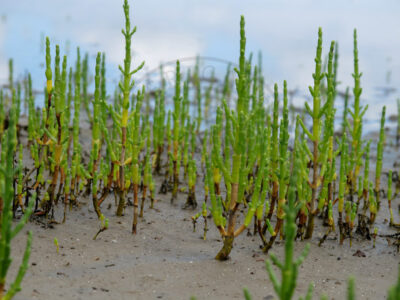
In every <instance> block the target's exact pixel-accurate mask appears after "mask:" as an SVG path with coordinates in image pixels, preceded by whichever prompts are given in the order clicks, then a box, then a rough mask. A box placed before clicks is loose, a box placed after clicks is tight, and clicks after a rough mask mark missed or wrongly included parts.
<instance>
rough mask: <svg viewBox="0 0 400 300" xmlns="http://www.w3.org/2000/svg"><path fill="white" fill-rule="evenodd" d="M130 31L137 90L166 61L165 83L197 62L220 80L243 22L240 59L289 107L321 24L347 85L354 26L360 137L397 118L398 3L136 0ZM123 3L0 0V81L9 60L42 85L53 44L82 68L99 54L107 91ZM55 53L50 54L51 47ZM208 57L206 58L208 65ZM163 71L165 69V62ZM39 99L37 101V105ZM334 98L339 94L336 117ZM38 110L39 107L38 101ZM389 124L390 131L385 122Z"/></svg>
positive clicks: (304, 83) (119, 55)
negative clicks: (259, 68) (362, 111)
mask: <svg viewBox="0 0 400 300" xmlns="http://www.w3.org/2000/svg"><path fill="white" fill-rule="evenodd" d="M130 5H131V17H132V20H133V24H134V25H136V26H137V28H138V29H137V33H136V34H135V35H134V37H133V45H132V46H133V55H134V65H138V64H139V63H140V62H141V61H142V60H144V61H145V68H144V70H143V71H141V72H140V73H138V74H137V75H136V77H135V78H136V80H137V83H138V85H141V84H147V85H148V89H152V88H155V87H156V86H159V82H158V80H157V78H158V77H157V76H155V75H154V74H158V66H159V65H160V63H168V62H170V64H169V66H170V67H169V68H166V69H165V71H166V75H165V76H166V78H167V83H168V82H169V83H171V84H172V83H173V78H174V71H173V67H174V61H175V60H177V59H181V60H182V61H183V65H184V66H186V67H192V66H194V63H195V59H194V58H195V57H196V55H201V56H203V57H205V59H203V60H202V61H201V73H202V74H201V75H202V76H204V77H209V76H211V73H212V72H214V73H215V76H217V77H218V78H220V79H221V80H222V79H223V76H224V73H225V70H226V67H227V63H229V62H232V63H233V64H234V63H236V62H237V59H238V55H239V20H240V15H244V16H245V18H246V35H247V50H248V51H247V53H249V52H253V53H254V54H255V57H257V53H258V51H261V53H262V56H263V63H262V65H263V73H264V76H265V79H266V80H265V82H266V86H265V89H266V95H267V99H268V100H269V101H270V102H271V91H272V86H273V84H274V83H275V82H277V83H278V84H279V85H280V87H282V81H283V80H284V79H286V80H287V81H288V86H289V89H290V91H291V96H292V99H291V100H292V102H293V104H294V105H295V106H297V107H302V106H303V102H304V101H310V99H311V97H310V96H309V93H308V86H309V85H312V82H313V81H312V72H313V70H314V56H315V47H316V43H317V31H318V27H319V26H321V27H322V29H323V39H324V49H323V53H324V56H326V55H327V53H328V50H329V44H330V41H331V40H335V41H337V42H338V43H339V72H338V80H339V81H340V85H339V86H338V89H339V92H344V91H345V89H346V87H347V86H349V87H350V88H351V87H352V86H353V78H352V76H351V74H352V70H353V29H354V28H357V30H358V46H359V60H360V70H361V71H362V72H363V76H362V80H361V84H362V87H363V94H362V102H363V103H365V104H368V105H369V109H368V112H367V114H366V117H367V119H368V122H367V124H366V127H367V130H373V129H376V128H377V126H378V120H379V118H380V111H381V108H382V106H383V105H386V106H387V107H388V109H387V110H388V115H389V116H390V115H394V114H397V105H396V99H397V97H398V96H399V92H398V89H397V87H398V86H400V85H399V84H400V18H399V13H400V1H398V0H397V1H395V0H388V1H373V0H362V1H361V0H359V1H356V0H337V1H327V0H308V1H307V0H296V1H289V0H280V1H278V0H247V1H240V0H219V1H215V0H202V1H194V0H191V1H189V0H168V1H165V0H148V1H145V0H140V1H130ZM123 24H124V19H123V11H122V0H121V1H117V0H79V1H78V0H69V1H61V0H0V84H6V83H7V78H8V59H9V58H13V59H14V69H15V76H16V78H17V79H22V78H23V77H24V76H26V74H27V72H30V73H31V74H32V77H33V80H34V87H35V89H37V90H42V89H43V87H44V86H45V76H44V49H45V42H44V41H45V37H46V36H49V37H50V39H51V43H52V45H55V44H56V43H57V44H59V45H60V47H61V52H62V53H63V54H67V55H68V59H69V64H70V65H71V64H73V63H75V59H76V47H77V46H79V47H80V48H81V52H82V54H84V53H86V52H87V53H89V55H90V57H91V60H90V65H89V67H90V71H91V72H92V73H93V72H94V63H95V59H94V57H95V55H96V53H97V52H98V51H100V52H105V53H106V57H107V76H108V77H107V78H108V79H107V80H108V82H107V86H108V91H109V93H110V94H111V93H112V90H113V88H114V86H115V85H116V83H117V82H118V80H119V71H118V64H121V63H122V61H123V56H124V41H123V37H122V34H121V28H122V27H123ZM53 48H54V47H53ZM214 58H215V59H214ZM167 65H168V64H167ZM37 101H38V102H41V101H42V98H41V97H38V98H37ZM342 103H343V99H342V98H341V97H338V98H337V100H336V105H337V107H338V116H340V114H341V113H340V110H341V108H342V106H343V105H342ZM38 105H41V104H40V103H38ZM389 125H390V124H389Z"/></svg>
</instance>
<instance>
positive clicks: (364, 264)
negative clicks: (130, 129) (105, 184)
mask: <svg viewBox="0 0 400 300" xmlns="http://www.w3.org/2000/svg"><path fill="white" fill-rule="evenodd" d="M371 153H375V147H373V149H371ZM397 159H398V154H397V151H396V150H394V149H387V151H386V152H385V164H384V169H388V168H392V165H393V162H394V161H395V160H397ZM374 168H375V167H374V163H371V170H374ZM372 174H373V172H372V171H371V176H372ZM384 177H385V176H384ZM156 179H157V178H156ZM371 179H372V178H371ZM383 181H384V183H385V182H386V179H384V180H383ZM156 182H157V185H158V186H159V184H160V182H161V178H158V179H157V181H156ZM384 183H383V184H384ZM158 186H157V190H158ZM198 190H200V188H199V189H198ZM202 194H203V192H202V191H198V195H197V197H198V201H199V203H201V202H202V201H203V200H202ZM185 197H186V194H185V193H180V194H179V198H178V201H177V204H176V205H171V204H170V194H168V195H161V194H157V195H156V199H157V203H156V205H155V207H156V208H155V209H153V210H151V209H149V208H148V206H149V203H146V205H145V215H144V218H143V219H141V220H140V223H139V231H138V234H137V235H136V236H134V235H132V234H131V231H130V230H131V222H132V207H127V208H126V210H125V216H123V217H116V216H115V208H114V206H112V207H111V208H109V209H108V208H107V206H108V203H113V202H114V198H113V197H110V198H109V199H108V200H107V201H106V203H104V204H103V208H102V211H103V213H104V214H105V216H106V217H107V218H109V224H110V225H109V229H108V230H107V231H105V232H103V233H101V234H100V235H99V237H98V239H97V240H95V241H94V240H93V239H92V238H93V236H94V234H95V233H96V232H97V230H98V229H99V227H100V224H99V221H97V218H96V215H95V213H94V212H93V209H92V207H91V200H90V199H85V198H81V199H80V202H81V203H82V205H81V207H80V208H74V209H73V210H72V211H70V212H69V213H68V217H67V221H66V223H65V224H63V225H54V226H52V228H45V227H44V226H42V225H41V224H40V223H38V222H31V223H29V224H28V225H27V226H26V228H25V229H24V230H23V231H22V232H21V234H20V235H19V236H18V237H16V238H15V240H14V241H13V244H12V250H13V252H12V253H13V257H14V263H13V264H12V267H11V270H10V277H9V281H8V282H10V281H11V278H14V276H15V273H16V270H17V267H18V265H19V262H20V259H21V257H22V252H23V249H24V247H25V242H26V235H25V232H26V231H27V230H32V231H33V235H34V239H33V246H32V254H31V258H30V263H29V265H30V267H29V270H28V272H27V274H26V276H25V279H24V280H23V284H22V291H21V292H20V293H18V294H17V296H16V297H15V299H41V300H46V299H174V300H175V299H189V298H190V297H191V296H196V297H197V299H243V288H244V287H247V288H248V289H249V290H250V291H251V294H252V295H253V299H275V293H274V291H273V288H272V285H271V282H270V281H269V279H268V275H267V272H266V270H265V259H267V256H266V255H265V254H263V253H262V251H261V250H260V249H259V246H260V244H261V242H260V239H259V237H258V236H251V235H248V234H246V233H244V234H242V235H241V236H239V237H238V238H237V239H236V240H235V244H234V249H233V250H232V254H231V259H230V260H228V261H226V262H218V261H216V260H214V256H215V255H216V253H217V252H218V250H219V249H220V247H221V246H222V242H221V239H220V237H219V234H218V232H217V230H216V229H215V226H214V224H213V223H212V220H211V219H209V228H210V231H209V232H208V235H207V240H206V241H204V240H203V239H202V234H203V230H202V227H203V223H202V221H201V220H200V221H199V223H198V225H197V231H196V232H195V233H193V227H192V221H191V216H192V215H193V214H194V213H195V212H193V211H190V210H189V211H188V210H182V209H181V206H182V205H183V203H184V202H185ZM384 201H385V200H384ZM397 205H398V201H397V200H395V201H394V207H395V208H397ZM196 212H197V211H196ZM61 213H62V207H61V206H60V207H59V208H58V213H57V216H56V219H57V220H59V221H61V220H62V216H61ZM385 216H388V213H387V207H386V206H383V207H382V210H381V212H380V215H379V218H378V220H377V226H378V227H379V228H380V230H381V228H383V231H385V230H386V229H387V227H388V226H387V224H385ZM395 216H396V217H398V213H397V209H395ZM316 227H318V228H322V226H321V223H320V220H318V221H317V226H316ZM321 236H322V231H321V232H318V231H317V232H315V234H314V237H313V239H312V240H310V241H309V243H310V244H311V249H310V253H309V255H308V257H307V258H306V260H305V262H304V263H303V265H302V266H301V268H300V270H299V278H298V285H297V288H296V298H297V297H299V296H304V295H305V293H306V291H307V288H308V285H309V283H310V282H313V285H314V290H315V291H314V298H315V299H318V298H319V296H320V295H322V294H326V295H328V296H329V299H345V295H346V289H347V279H348V278H349V276H350V275H353V276H355V278H356V289H357V296H358V299H385V295H386V293H387V289H388V287H389V286H391V285H393V284H394V282H395V280H396V278H397V271H398V263H399V254H397V252H396V249H395V247H393V246H388V242H387V240H386V239H384V238H377V240H376V247H375V248H373V244H372V242H371V241H362V240H357V237H355V239H354V240H353V245H352V247H350V245H349V241H348V240H345V243H344V245H342V246H340V245H339V243H338V241H337V240H336V239H335V238H334V235H332V236H330V239H328V240H327V241H326V242H325V243H324V244H323V245H322V247H318V241H319V238H320V237H321ZM54 238H57V239H58V241H59V244H60V252H59V253H57V251H56V246H55V245H54ZM305 244H306V242H300V241H299V242H296V255H298V254H299V253H300V252H301V251H302V249H303V248H304V246H305ZM283 250H284V249H283V242H277V243H276V244H275V246H274V247H273V249H272V252H274V253H276V254H277V255H278V257H282V256H283ZM357 250H361V251H362V252H364V253H365V255H366V256H365V257H357V256H353V254H354V253H355V252H356V251H357Z"/></svg>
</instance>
